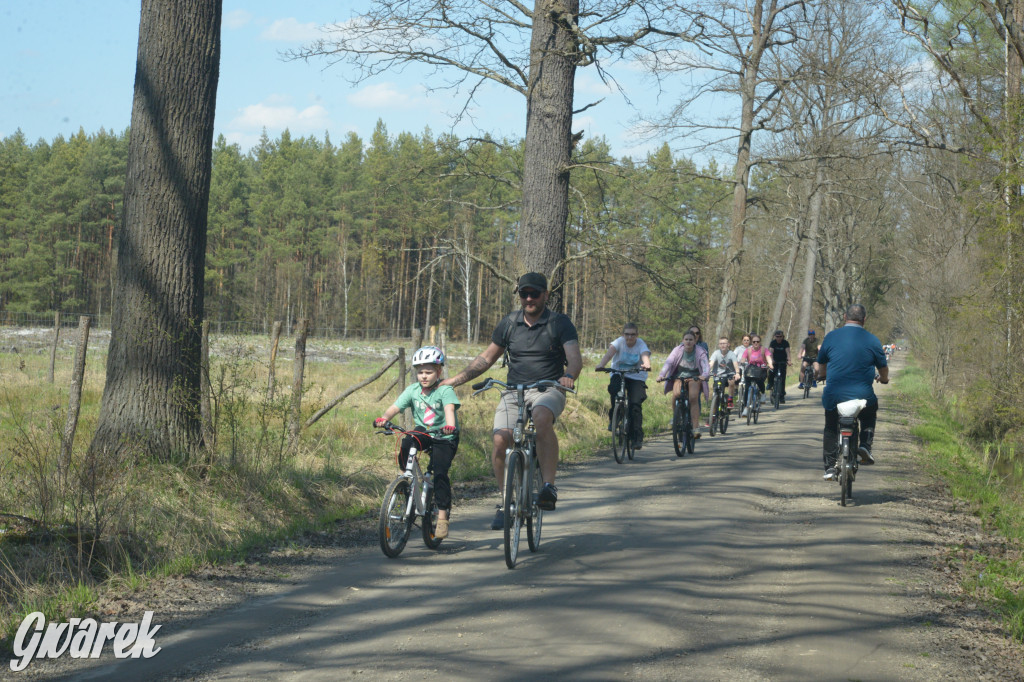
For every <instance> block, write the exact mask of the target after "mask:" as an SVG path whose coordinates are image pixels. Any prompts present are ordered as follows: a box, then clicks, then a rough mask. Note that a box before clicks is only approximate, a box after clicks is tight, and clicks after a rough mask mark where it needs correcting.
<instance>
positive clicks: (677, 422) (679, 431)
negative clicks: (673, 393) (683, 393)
mask: <svg viewBox="0 0 1024 682" xmlns="http://www.w3.org/2000/svg"><path fill="white" fill-rule="evenodd" d="M683 409H684V407H683V403H682V401H681V400H677V401H675V405H674V407H673V408H672V445H673V447H675V449H676V457H682V456H683V455H685V454H686V433H685V430H684V429H685V428H686V427H685V426H684V422H683V419H686V420H687V422H686V423H688V422H689V419H690V415H689V414H686V415H684V414H683Z"/></svg>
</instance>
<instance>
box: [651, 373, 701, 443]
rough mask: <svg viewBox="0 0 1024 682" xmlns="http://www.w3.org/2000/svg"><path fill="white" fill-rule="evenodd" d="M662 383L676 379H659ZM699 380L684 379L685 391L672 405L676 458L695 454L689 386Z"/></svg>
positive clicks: (673, 440)
mask: <svg viewBox="0 0 1024 682" xmlns="http://www.w3.org/2000/svg"><path fill="white" fill-rule="evenodd" d="M658 381H659V382H662V381H675V379H667V380H666V379H658ZM691 381H698V379H696V378H693V379H683V390H681V391H680V392H679V397H678V398H676V399H675V400H674V401H673V403H672V445H673V447H675V449H676V457H684V456H685V455H686V453H690V454H691V455H692V454H693V447H694V441H695V440H696V438H695V437H694V432H693V424H692V423H691V422H690V391H689V390H688V384H689V383H690V382H691Z"/></svg>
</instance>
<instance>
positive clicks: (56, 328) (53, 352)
mask: <svg viewBox="0 0 1024 682" xmlns="http://www.w3.org/2000/svg"><path fill="white" fill-rule="evenodd" d="M59 339H60V311H59V310H58V311H56V312H54V313H53V346H52V347H51V348H50V372H49V374H47V379H48V380H49V382H50V383H51V384H52V383H53V367H54V365H56V364H57V341H58V340H59Z"/></svg>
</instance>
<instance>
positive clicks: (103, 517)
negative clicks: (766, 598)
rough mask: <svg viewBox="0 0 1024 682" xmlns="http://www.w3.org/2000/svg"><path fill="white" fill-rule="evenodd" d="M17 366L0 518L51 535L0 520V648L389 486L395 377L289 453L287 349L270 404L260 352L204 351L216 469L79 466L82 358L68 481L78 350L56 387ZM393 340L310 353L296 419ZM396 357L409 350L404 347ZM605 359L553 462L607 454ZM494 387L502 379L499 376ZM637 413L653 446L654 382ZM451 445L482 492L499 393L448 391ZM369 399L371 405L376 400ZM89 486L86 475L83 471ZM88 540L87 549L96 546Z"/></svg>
mask: <svg viewBox="0 0 1024 682" xmlns="http://www.w3.org/2000/svg"><path fill="white" fill-rule="evenodd" d="M19 343H20V346H21V350H20V352H18V353H13V352H6V351H5V352H0V413H2V414H3V416H4V418H3V419H0V480H4V481H5V485H4V486H0V510H2V511H4V512H7V513H9V514H16V515H19V516H22V517H26V518H29V519H33V520H35V521H37V522H38V524H39V526H38V527H41V528H44V529H47V530H53V529H59V530H60V533H58V534H57V536H56V537H54V536H52V534H51V535H50V536H47V537H49V539H48V540H46V541H39V540H37V539H33V538H35V537H36V536H35V535H34V533H35V532H36V528H37V527H34V526H32V525H31V524H25V523H22V524H20V525H19V524H17V523H12V522H11V521H10V520H9V518H7V517H3V516H0V529H3V531H4V533H3V534H2V535H0V637H3V636H4V635H5V634H6V635H7V636H9V635H10V634H11V633H13V630H14V629H15V628H16V627H17V624H18V623H20V621H21V618H22V617H23V616H24V615H25V614H26V613H30V612H31V611H33V610H42V611H43V612H44V613H46V614H47V617H48V618H50V617H59V616H67V615H68V614H69V613H78V612H79V611H82V610H88V608H89V605H90V604H93V603H95V599H96V594H99V593H102V592H103V591H105V590H112V591H123V590H130V591H136V590H139V589H142V587H143V586H144V585H145V583H146V581H147V580H148V579H149V578H150V577H154V578H159V577H163V576H170V575H184V574H188V573H191V572H193V571H195V570H197V569H199V568H201V567H202V566H204V565H209V564H218V563H238V562H240V561H245V560H246V557H247V556H248V555H249V554H250V553H251V552H253V551H254V550H256V549H260V548H265V547H267V546H272V545H280V544H287V543H288V542H289V539H290V538H294V537H298V536H300V535H301V534H303V533H306V532H309V531H318V530H325V529H327V530H329V529H331V528H333V527H335V526H336V525H337V524H338V523H343V522H344V521H345V520H347V519H354V518H360V517H363V516H365V515H366V514H368V513H370V514H372V513H374V511H375V510H376V509H378V508H379V505H380V497H381V495H382V493H383V490H384V488H385V486H386V484H387V482H388V481H389V480H390V479H391V478H392V477H393V476H394V475H395V473H396V469H395V464H394V454H395V448H396V446H397V442H396V439H395V438H394V437H385V436H380V435H376V434H375V433H374V430H373V428H372V423H371V422H372V420H373V418H374V417H376V416H379V415H380V414H381V413H382V412H383V411H384V409H385V408H387V407H388V406H389V405H390V404H391V402H392V401H393V400H394V399H395V398H396V397H397V395H398V393H399V392H400V390H401V389H402V388H404V386H403V385H399V386H396V387H394V388H393V389H391V390H390V391H389V392H388V393H387V395H385V396H383V397H381V393H382V392H383V391H384V389H385V388H386V387H387V386H388V385H389V384H390V383H391V382H392V381H393V380H394V378H395V376H396V374H397V372H396V369H395V368H392V369H390V370H388V372H387V373H386V374H385V375H384V376H383V377H382V378H381V379H379V380H377V381H376V382H374V383H373V384H371V385H370V386H368V387H366V388H364V389H362V390H360V391H358V392H356V393H354V394H353V395H351V396H350V397H349V398H347V399H346V400H345V401H344V402H343V403H342V404H341V405H339V406H338V407H336V408H335V409H334V410H333V411H331V412H330V413H328V414H327V415H326V416H325V417H324V418H322V419H321V420H320V421H319V422H317V423H316V424H314V425H313V426H312V427H310V428H309V429H305V430H304V431H303V434H302V439H301V442H300V447H299V448H298V451H297V452H289V451H287V450H286V449H285V448H284V447H283V445H284V443H285V442H286V439H285V437H284V431H285V421H284V417H285V410H286V408H287V405H288V402H289V398H290V395H289V394H290V386H291V380H292V366H291V365H292V363H291V359H292V356H293V353H292V352H291V351H290V349H289V348H288V344H289V343H291V340H286V339H282V344H281V349H280V354H279V356H278V364H277V367H276V377H277V383H276V395H275V398H274V400H273V401H269V402H268V401H267V400H266V399H265V394H266V386H267V378H268V366H267V362H266V359H267V357H268V356H269V351H268V346H269V343H268V341H267V339H264V338H256V337H246V338H240V337H228V338H215V339H213V340H212V344H211V345H212V349H213V353H214V357H213V358H212V360H211V372H210V375H211V383H212V384H213V392H214V396H215V399H214V404H215V406H216V409H217V411H218V424H217V442H216V448H215V453H214V455H213V462H212V465H210V466H208V467H199V466H192V467H189V466H185V467H182V466H177V465H171V464H160V463H156V462H153V461H149V460H147V459H146V458H141V459H139V460H134V461H130V460H124V461H118V462H101V463H100V465H101V466H100V467H99V469H97V468H96V467H95V466H93V464H95V463H93V464H90V463H89V462H88V461H87V460H86V451H87V448H88V444H89V440H90V438H91V436H92V432H93V431H94V429H95V425H96V421H97V418H98V412H99V401H100V396H101V392H102V386H103V380H104V376H105V366H104V363H105V360H106V357H105V347H104V346H103V345H102V343H94V344H90V349H89V355H88V358H87V369H86V376H85V382H84V392H83V405H82V412H81V417H80V419H79V427H78V432H77V435H76V439H75V444H74V452H73V457H72V467H71V474H70V475H69V477H68V480H66V481H65V480H61V478H60V477H59V476H58V475H57V468H56V459H57V452H58V451H59V444H60V434H61V433H62V430H63V425H64V419H65V416H64V415H65V410H66V409H67V389H66V386H67V385H68V384H69V383H70V371H71V361H72V354H73V348H72V347H71V344H70V343H69V344H68V345H67V346H66V347H62V348H61V350H60V354H59V358H58V365H57V368H56V380H55V382H54V383H53V384H50V383H48V382H47V381H46V373H47V365H48V361H49V353H48V348H47V347H46V346H45V344H43V345H39V344H37V345H39V347H37V348H33V347H31V346H29V345H27V344H26V343H24V342H19ZM400 343H401V342H392V343H389V344H385V343H366V342H358V345H357V344H356V343H353V344H350V345H349V346H345V345H344V344H342V343H341V342H338V341H331V340H327V341H320V340H317V339H310V340H309V344H308V350H309V351H310V356H311V357H315V358H316V359H315V360H311V361H309V362H307V365H306V368H307V371H306V376H305V383H304V388H305V390H304V394H303V417H304V418H307V417H308V416H309V415H311V414H313V412H314V411H316V410H318V409H319V408H320V407H321V406H323V405H324V404H326V403H327V402H328V401H330V400H331V399H332V398H333V397H334V396H336V395H338V394H339V393H340V392H341V391H343V390H344V389H346V388H347V387H349V386H351V385H353V384H355V383H358V382H359V381H361V380H362V379H363V378H365V377H368V376H370V375H372V374H373V373H374V372H375V371H376V370H377V369H378V368H380V367H381V365H383V364H384V363H385V362H386V361H387V360H388V359H390V356H392V354H393V353H395V352H397V348H398V346H399V345H400ZM482 348H483V347H482V346H481V347H469V346H463V345H453V346H451V347H449V349H448V355H449V357H450V358H452V360H451V361H450V363H449V364H450V367H449V370H450V371H453V372H454V371H458V370H459V369H461V368H462V367H464V366H465V365H466V364H467V363H468V362H469V360H470V359H472V358H473V357H474V356H475V355H476V354H477V353H478V352H479V351H480V350H482ZM406 350H407V357H408V354H409V353H411V349H409V348H407V349H406ZM599 355H600V354H598V353H590V354H588V356H587V360H586V362H585V368H584V372H583V376H582V377H581V380H580V381H579V382H578V389H579V391H580V393H579V395H578V396H575V397H570V399H569V402H568V404H567V406H566V410H565V413H564V414H563V416H562V418H561V419H559V422H558V424H557V425H556V428H557V432H558V436H559V440H560V444H561V460H562V462H580V461H584V460H586V459H589V458H592V457H594V456H596V455H597V453H602V456H604V455H605V454H606V453H604V451H605V450H606V449H607V447H608V433H607V430H606V426H607V409H608V394H607V390H606V387H607V383H608V378H607V376H605V375H599V374H596V373H595V372H593V366H594V364H596V360H597V358H598V357H599ZM490 375H492V376H496V377H499V378H504V370H499V369H497V368H495V369H494V370H492V372H491V373H490ZM649 385H650V387H651V388H650V392H649V397H648V400H647V403H646V404H645V408H644V416H645V420H644V423H645V427H646V430H647V431H648V432H649V433H654V432H660V431H664V430H666V429H667V428H668V425H669V423H670V421H671V410H670V406H669V402H668V400H667V399H666V398H664V397H663V396H662V395H661V392H660V386H659V385H657V384H655V383H654V382H653V380H652V381H650V382H649ZM458 393H459V396H460V399H461V400H462V403H463V405H462V408H461V409H460V411H459V417H460V422H461V425H462V438H461V443H460V446H459V452H458V455H457V457H456V459H455V462H454V463H453V467H452V472H451V473H452V480H453V483H454V484H455V486H456V489H457V490H458V487H459V485H460V484H462V483H474V484H479V483H480V482H483V483H485V484H492V481H493V476H492V473H491V466H490V451H491V423H492V418H493V413H494V406H495V400H496V395H495V394H493V393H486V394H482V395H480V396H476V397H471V393H472V391H471V389H470V388H469V387H468V386H464V387H461V388H460V389H459V391H458ZM378 398H379V399H378ZM96 471H99V472H100V475H99V476H96V475H93V476H91V477H87V476H84V475H79V474H84V473H86V472H89V473H91V474H94V473H95V472H96ZM93 541H95V542H93Z"/></svg>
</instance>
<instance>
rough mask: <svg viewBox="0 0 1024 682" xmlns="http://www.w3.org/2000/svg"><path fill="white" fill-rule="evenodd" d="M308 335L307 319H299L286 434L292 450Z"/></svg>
mask: <svg viewBox="0 0 1024 682" xmlns="http://www.w3.org/2000/svg"><path fill="white" fill-rule="evenodd" d="M308 335H309V320H308V319H305V318H303V319H302V320H300V321H299V328H298V331H297V333H296V336H295V367H294V369H295V372H294V379H293V380H292V409H291V424H290V428H289V436H288V448H289V449H290V450H294V449H295V448H297V447H298V445H299V433H300V432H301V430H302V375H303V373H304V372H305V370H306V336H308Z"/></svg>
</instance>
